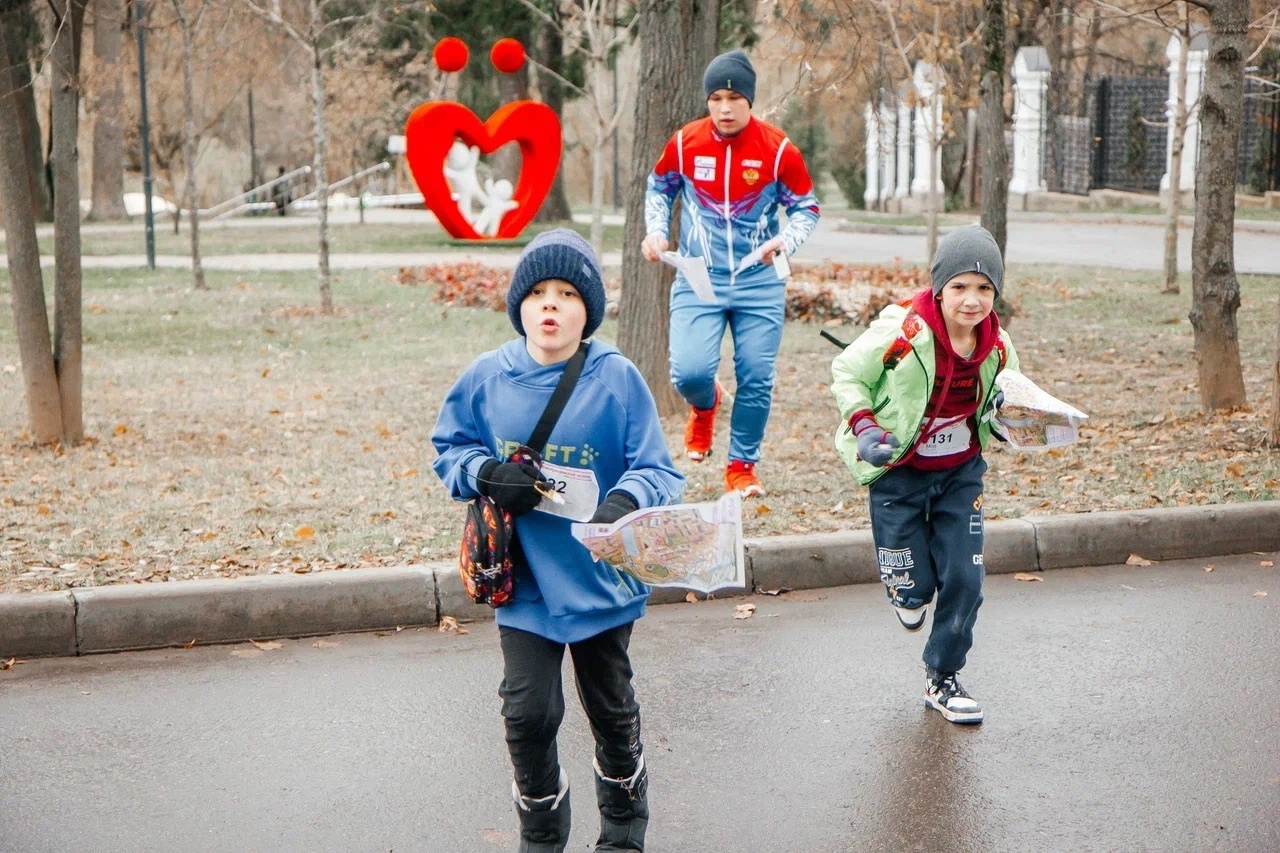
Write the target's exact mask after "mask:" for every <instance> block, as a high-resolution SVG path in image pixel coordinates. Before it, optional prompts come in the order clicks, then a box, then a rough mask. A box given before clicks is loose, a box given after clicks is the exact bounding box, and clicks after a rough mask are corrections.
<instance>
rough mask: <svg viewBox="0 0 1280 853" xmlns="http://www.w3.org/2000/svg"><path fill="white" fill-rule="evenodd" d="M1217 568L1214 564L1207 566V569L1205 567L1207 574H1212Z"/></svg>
mask: <svg viewBox="0 0 1280 853" xmlns="http://www.w3.org/2000/svg"><path fill="white" fill-rule="evenodd" d="M1215 568H1216V566H1214V565H1213V563H1210V564H1209V565H1207V566H1205V567H1204V570H1205V571H1206V572H1211V571H1213V570H1214V569H1215Z"/></svg>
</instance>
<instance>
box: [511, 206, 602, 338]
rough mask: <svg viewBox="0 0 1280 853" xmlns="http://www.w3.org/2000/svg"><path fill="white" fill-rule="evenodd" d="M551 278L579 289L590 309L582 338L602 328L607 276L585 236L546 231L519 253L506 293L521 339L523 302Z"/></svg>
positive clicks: (522, 332) (566, 231)
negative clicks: (536, 285) (605, 278)
mask: <svg viewBox="0 0 1280 853" xmlns="http://www.w3.org/2000/svg"><path fill="white" fill-rule="evenodd" d="M549 278H558V279H561V280H562V281H567V282H569V283H570V284H572V285H573V286H574V287H575V288H577V290H578V295H579V296H581V297H582V304H583V305H585V306H586V309H587V325H586V326H584V327H583V329H582V339H583V340H586V339H587V338H589V337H591V333H592V332H594V331H595V330H596V329H598V328H600V324H601V323H602V322H603V321H604V308H605V298H604V276H603V275H601V273H600V264H598V263H597V262H596V255H595V252H593V251H591V244H590V243H588V242H587V241H586V240H584V239H582V235H581V234H579V233H578V232H577V231H573V230H571V229H569V228H556V229H555V230H554V231H544V232H543V233H541V234H539V235H538V236H537V237H534V238H533V239H532V240H530V241H529V245H527V246H525V247H524V251H523V252H521V253H520V260H518V261H517V262H516V269H515V272H514V273H512V274H511V287H510V288H509V289H508V290H507V317H508V318H510V320H511V325H513V326H515V327H516V331H517V332H519V333H520V336H521V337H524V336H525V333H524V323H522V322H521V321H520V303H521V302H524V298H525V297H526V296H528V295H529V291H530V290H532V289H533V286H534V285H535V284H538V283H540V282H543V281H546V280H547V279H549Z"/></svg>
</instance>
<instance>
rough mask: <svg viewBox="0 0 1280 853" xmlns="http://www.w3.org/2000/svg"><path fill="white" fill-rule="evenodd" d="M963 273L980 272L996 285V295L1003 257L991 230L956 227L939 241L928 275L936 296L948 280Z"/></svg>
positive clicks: (976, 227) (1002, 276) (998, 289)
mask: <svg viewBox="0 0 1280 853" xmlns="http://www.w3.org/2000/svg"><path fill="white" fill-rule="evenodd" d="M966 272H977V273H982V274H983V275H985V276H986V277H987V278H989V279H991V283H992V284H993V285H995V288H996V296H999V295H1000V288H1001V287H1002V286H1003V282H1004V259H1003V258H1001V257H1000V247H999V246H998V245H997V244H996V238H995V237H992V236H991V232H990V231H988V230H987V229H985V228H983V227H982V226H981V225H971V226H968V227H966V228H957V229H955V230H954V231H951V232H950V233H948V234H947V235H946V236H945V237H943V238H942V239H941V240H939V241H938V251H937V252H935V253H934V256H933V267H932V268H931V269H930V270H929V276H930V278H931V279H933V295H934V296H937V295H938V294H939V293H941V292H942V288H944V287H946V286H947V282H949V281H951V279H953V278H955V277H956V276H958V275H960V274H961V273H966Z"/></svg>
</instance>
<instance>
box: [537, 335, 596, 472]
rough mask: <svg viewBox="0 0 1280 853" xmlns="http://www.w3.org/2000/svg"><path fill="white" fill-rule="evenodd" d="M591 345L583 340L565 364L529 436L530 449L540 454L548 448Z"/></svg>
mask: <svg viewBox="0 0 1280 853" xmlns="http://www.w3.org/2000/svg"><path fill="white" fill-rule="evenodd" d="M590 345H591V342H590V341H583V342H582V343H581V344H580V345H579V346H578V351H577V352H575V353H574V354H573V357H572V358H570V359H569V363H568V364H566V365H565V366H564V373H562V374H560V382H559V383H557V384H556V390H555V391H553V392H552V393H551V401H550V402H549V403H547V408H546V409H544V410H543V412H542V417H540V418H538V425H537V426H536V427H534V428H533V435H531V436H529V443H528V444H527V445H526V446H527V447H528V448H529V449H530V450H536V451H537V452H538V455H539V456H541V455H542V451H543V450H544V449H545V448H546V445H547V439H548V438H550V437H551V430H552V429H553V428H555V425H556V421H558V420H560V413H561V412H563V411H564V406H565V403H568V402H569V395H570V394H572V393H573V387H574V386H575V385H577V384H578V377H579V376H581V375H582V365H583V364H584V363H586V360H587V348H588V347H589V346H590Z"/></svg>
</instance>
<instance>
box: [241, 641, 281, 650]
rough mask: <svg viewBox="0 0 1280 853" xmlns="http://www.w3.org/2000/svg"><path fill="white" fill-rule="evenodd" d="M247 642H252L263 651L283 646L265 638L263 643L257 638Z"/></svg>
mask: <svg viewBox="0 0 1280 853" xmlns="http://www.w3.org/2000/svg"><path fill="white" fill-rule="evenodd" d="M249 642H251V643H253V644H254V645H255V646H257V647H258V648H260V649H262V650H263V651H264V652H269V651H271V650H272V649H282V648H284V645H283V644H281V643H278V642H276V641H275V640H267V641H266V642H265V643H260V642H258V641H257V640H250V641H249Z"/></svg>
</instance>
